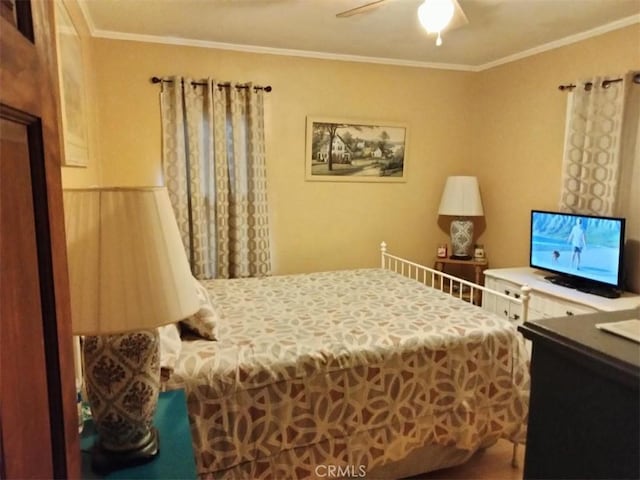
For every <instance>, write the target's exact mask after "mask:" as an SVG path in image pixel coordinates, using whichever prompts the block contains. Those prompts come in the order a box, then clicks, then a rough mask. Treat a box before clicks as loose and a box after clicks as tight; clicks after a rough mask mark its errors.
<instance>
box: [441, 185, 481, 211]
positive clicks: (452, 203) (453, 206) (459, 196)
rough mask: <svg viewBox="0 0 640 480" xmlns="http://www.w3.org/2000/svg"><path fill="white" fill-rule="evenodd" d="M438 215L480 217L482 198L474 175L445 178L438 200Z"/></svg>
mask: <svg viewBox="0 0 640 480" xmlns="http://www.w3.org/2000/svg"><path fill="white" fill-rule="evenodd" d="M438 214H439V215H451V216H455V217H482V216H483V215H484V210H483V209H482V199H481V198H480V187H479V186H478V179H477V178H476V177H466V176H455V177H449V178H447V182H446V183H445V185H444V191H443V192H442V198H441V200H440V208H439V209H438Z"/></svg>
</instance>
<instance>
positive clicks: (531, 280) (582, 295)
mask: <svg viewBox="0 0 640 480" xmlns="http://www.w3.org/2000/svg"><path fill="white" fill-rule="evenodd" d="M545 275H549V273H548V272H543V271H540V270H536V269H534V268H530V267H521V268H496V269H488V270H485V271H484V278H485V286H487V287H489V288H491V289H492V290H497V291H499V292H502V293H504V294H505V295H509V296H512V297H519V296H520V295H521V291H520V287H522V285H528V286H529V287H531V296H530V301H529V320H537V319H540V318H552V317H566V316H568V315H581V314H585V313H594V312H614V311H618V310H629V309H632V308H637V307H639V306H640V295H638V294H634V293H629V292H615V293H616V294H619V297H618V298H608V297H605V296H601V295H594V294H592V292H589V293H586V292H583V291H580V290H576V289H575V288H567V287H564V286H562V285H559V284H557V283H551V281H549V280H546V279H545ZM482 307H483V308H485V309H487V310H491V311H493V312H495V313H497V314H499V315H501V316H502V315H503V316H505V317H506V318H508V319H510V320H512V321H513V322H514V323H521V322H522V312H521V309H520V308H518V307H515V306H511V305H510V302H508V301H507V300H505V299H501V298H498V297H497V296H495V295H489V294H484V295H483V299H482Z"/></svg>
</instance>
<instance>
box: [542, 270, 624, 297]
mask: <svg viewBox="0 0 640 480" xmlns="http://www.w3.org/2000/svg"><path fill="white" fill-rule="evenodd" d="M544 279H545V280H548V281H550V282H551V283H553V284H554V285H560V286H561V287H567V288H573V289H574V290H578V291H580V292H584V293H590V294H592V295H598V296H599V297H604V298H619V297H620V292H618V291H617V290H616V289H615V288H613V287H606V286H603V285H596V284H591V283H589V282H587V281H584V280H577V279H573V278H571V277H567V276H565V275H549V276H546V277H544Z"/></svg>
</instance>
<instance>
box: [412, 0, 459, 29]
mask: <svg viewBox="0 0 640 480" xmlns="http://www.w3.org/2000/svg"><path fill="white" fill-rule="evenodd" d="M454 9H455V8H454V6H453V2H452V1H451V0H424V3H423V4H422V5H420V6H419V7H418V19H419V20H420V24H421V25H422V27H423V28H424V29H425V30H426V31H427V32H428V33H435V32H440V31H441V30H442V29H444V28H445V27H446V26H447V25H449V22H450V21H451V19H452V18H453V11H454Z"/></svg>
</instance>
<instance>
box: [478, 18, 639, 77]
mask: <svg viewBox="0 0 640 480" xmlns="http://www.w3.org/2000/svg"><path fill="white" fill-rule="evenodd" d="M636 23H640V14H637V15H632V16H630V17H626V18H622V19H620V20H616V21H615V22H611V23H607V24H605V25H601V26H599V27H597V28H593V29H591V30H587V31H584V32H581V33H577V34H575V35H571V36H568V37H565V38H561V39H560V40H555V41H553V42H549V43H545V44H544V45H540V46H538V47H535V48H531V49H529V50H524V51H522V52H520V53H516V54H513V55H508V56H506V57H503V58H500V59H498V60H494V61H492V62H488V63H485V64H483V65H480V66H478V67H476V68H474V69H473V71H476V72H481V71H483V70H489V69H490V68H494V67H497V66H500V65H504V64H505V63H511V62H515V61H516V60H521V59H523V58H526V57H531V56H533V55H537V54H539V53H543V52H547V51H549V50H554V49H556V48H560V47H565V46H567V45H571V44H573V43H577V42H581V41H582V40H587V39H589V38H593V37H597V36H598V35H602V34H604V33H608V32H612V31H614V30H618V29H620V28H625V27H629V26H631V25H634V24H636Z"/></svg>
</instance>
